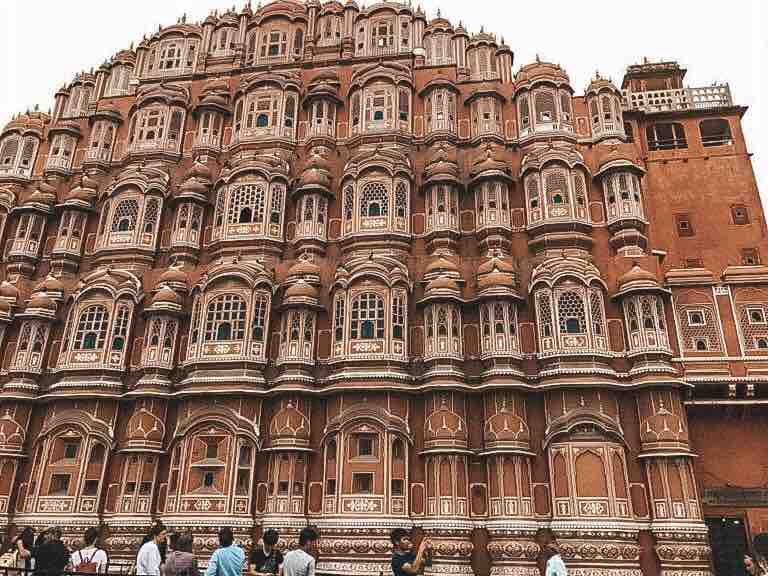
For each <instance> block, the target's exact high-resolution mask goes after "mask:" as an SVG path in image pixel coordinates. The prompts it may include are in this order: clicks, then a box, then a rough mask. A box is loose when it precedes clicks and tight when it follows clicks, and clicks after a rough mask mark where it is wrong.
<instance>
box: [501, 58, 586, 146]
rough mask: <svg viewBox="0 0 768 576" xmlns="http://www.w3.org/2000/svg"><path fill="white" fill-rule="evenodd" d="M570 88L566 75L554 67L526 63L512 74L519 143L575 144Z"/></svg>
mask: <svg viewBox="0 0 768 576" xmlns="http://www.w3.org/2000/svg"><path fill="white" fill-rule="evenodd" d="M572 95H573V88H571V81H570V79H569V78H568V74H567V73H566V72H565V70H563V69H562V68H561V67H560V66H559V65H558V64H552V63H549V62H542V61H541V60H539V58H538V57H537V58H536V62H533V63H532V64H527V65H526V66H523V67H522V68H521V69H520V70H518V72H517V74H516V75H515V107H516V108H517V115H518V126H519V138H520V144H522V145H525V144H528V143H530V142H533V141H536V140H539V139H541V138H546V139H551V138H558V139H566V140H569V141H572V142H575V139H576V134H575V130H574V115H573V103H572Z"/></svg>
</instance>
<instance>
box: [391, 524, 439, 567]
mask: <svg viewBox="0 0 768 576" xmlns="http://www.w3.org/2000/svg"><path fill="white" fill-rule="evenodd" d="M389 539H390V540H391V541H392V576H415V575H416V574H421V573H422V572H424V567H425V566H426V565H427V561H428V560H429V554H430V541H429V540H428V539H427V538H424V539H422V541H421V543H420V544H419V546H418V548H417V549H416V552H414V551H413V541H412V540H411V533H410V532H409V531H408V530H406V529H405V528H395V529H394V530H392V532H391V533H390V535H389Z"/></svg>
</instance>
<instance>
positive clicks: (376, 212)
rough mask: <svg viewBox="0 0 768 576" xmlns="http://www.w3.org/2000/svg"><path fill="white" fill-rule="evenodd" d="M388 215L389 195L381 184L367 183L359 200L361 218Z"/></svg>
mask: <svg viewBox="0 0 768 576" xmlns="http://www.w3.org/2000/svg"><path fill="white" fill-rule="evenodd" d="M388 213H389V194H388V193H387V188H386V187H385V186H384V184H382V183H381V182H369V183H368V184H366V185H365V187H364V188H363V193H362V194H361V199H360V215H361V216H363V217H376V216H386V215H387V214H388Z"/></svg>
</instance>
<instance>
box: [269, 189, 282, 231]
mask: <svg viewBox="0 0 768 576" xmlns="http://www.w3.org/2000/svg"><path fill="white" fill-rule="evenodd" d="M284 195H285V187H283V185H282V184H273V185H272V211H271V215H270V222H272V224H280V220H281V218H282V217H283V196H284Z"/></svg>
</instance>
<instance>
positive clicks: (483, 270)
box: [477, 256, 516, 276]
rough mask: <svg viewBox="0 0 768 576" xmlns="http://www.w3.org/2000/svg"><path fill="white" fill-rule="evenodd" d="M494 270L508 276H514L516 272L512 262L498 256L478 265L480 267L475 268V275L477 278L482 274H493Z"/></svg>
mask: <svg viewBox="0 0 768 576" xmlns="http://www.w3.org/2000/svg"><path fill="white" fill-rule="evenodd" d="M494 270H495V271H498V272H508V273H510V274H514V273H515V272H516V270H515V265H514V263H513V262H511V261H509V260H507V259H506V258H503V257H500V256H494V257H493V258H491V259H489V260H486V261H485V262H483V263H482V264H480V266H479V267H478V268H477V274H478V276H481V275H483V274H488V273H489V272H493V271H494Z"/></svg>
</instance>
